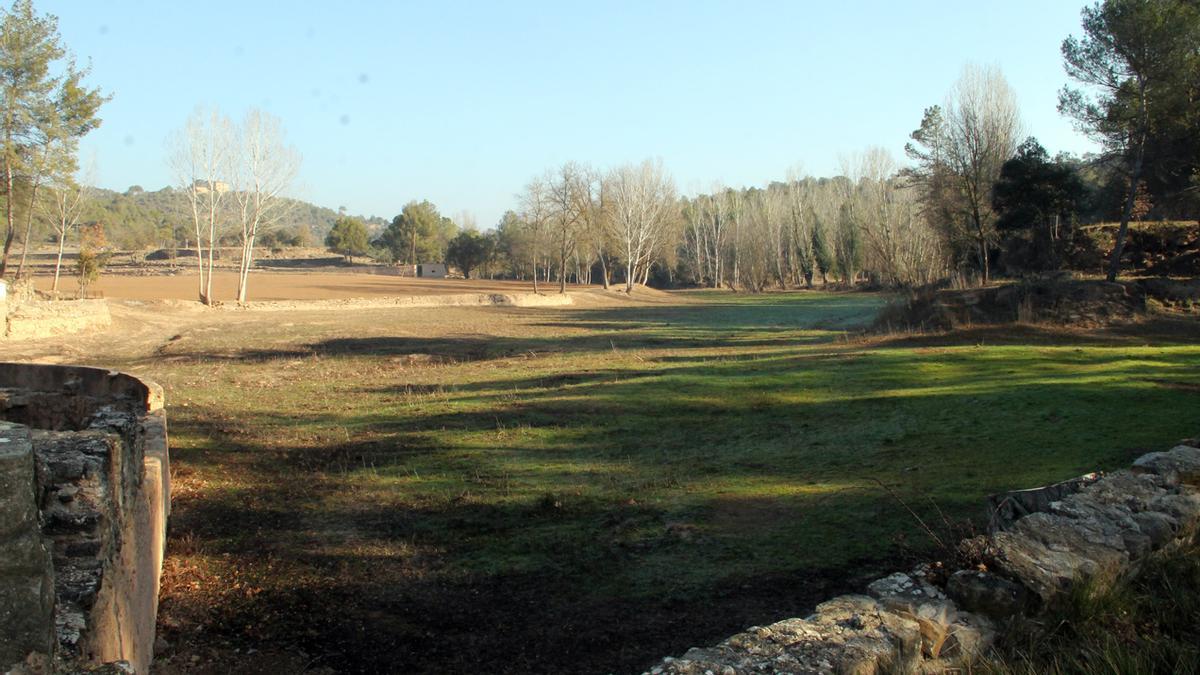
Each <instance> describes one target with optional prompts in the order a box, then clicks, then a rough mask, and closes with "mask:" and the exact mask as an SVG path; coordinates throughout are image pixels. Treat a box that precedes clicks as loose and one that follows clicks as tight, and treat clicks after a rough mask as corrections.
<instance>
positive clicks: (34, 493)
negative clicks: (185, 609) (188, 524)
mask: <svg viewBox="0 0 1200 675" xmlns="http://www.w3.org/2000/svg"><path fill="white" fill-rule="evenodd" d="M0 420H4V421H0V620H2V621H3V623H2V626H3V627H2V628H0V669H5V670H7V667H8V666H9V665H10V664H16V663H21V662H27V663H28V664H34V665H40V666H41V667H43V668H45V667H52V668H53V669H56V670H69V669H71V668H73V667H76V666H80V665H94V664H100V663H111V662H117V661H124V662H127V663H128V664H129V665H130V666H131V667H132V668H133V669H134V670H135V671H136V672H141V673H144V672H148V670H149V664H150V660H151V657H152V655H153V643H154V625H155V616H156V614H157V606H158V584H159V575H160V572H161V569H162V556H163V547H164V544H165V535H166V522H167V516H168V512H169V508H170V500H169V494H170V487H169V466H168V454H167V435H166V420H165V417H164V415H163V410H162V392H161V389H159V388H158V387H157V386H156V385H154V384H151V383H147V382H144V381H142V380H139V379H137V378H135V377H132V376H129V375H125V374H123V373H116V372H111V371H107V370H102V369H97V368H83V367H72V366H43V365H32V364H12V363H0Z"/></svg>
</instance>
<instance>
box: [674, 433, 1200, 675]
mask: <svg viewBox="0 0 1200 675" xmlns="http://www.w3.org/2000/svg"><path fill="white" fill-rule="evenodd" d="M992 505H993V507H1002V506H1003V507H1004V508H1007V509H1008V510H1005V511H1004V514H1003V515H1002V516H1001V517H998V518H996V519H993V522H992V527H993V529H994V531H993V532H992V533H991V534H989V535H987V536H981V537H977V538H975V539H971V540H967V541H965V542H963V543H964V545H965V546H969V547H970V548H972V549H973V550H976V551H978V552H980V554H981V556H982V558H983V560H984V561H985V564H984V565H981V567H980V568H979V569H964V570H957V571H953V570H951V571H949V572H947V571H943V570H940V569H937V568H934V567H931V566H928V565H923V566H919V567H918V568H916V569H914V570H912V571H911V572H908V573H897V574H893V575H891V576H888V577H884V578H882V579H879V580H876V581H875V582H873V583H871V584H869V585H868V586H867V589H866V592H865V593H863V594H861V595H845V596H841V597H838V598H834V599H832V600H830V601H828V602H825V603H822V604H820V605H818V606H817V608H816V610H815V611H814V613H813V614H812V615H810V616H808V617H807V618H803V619H800V618H797V619H786V620H784V621H780V622H777V623H773V624H771V625H769V626H765V627H754V628H750V629H749V630H747V631H746V632H744V633H739V634H738V635H735V636H733V637H731V638H729V639H727V640H725V641H723V642H721V643H720V644H718V645H716V646H713V647H704V648H695V649H691V650H689V651H688V652H687V653H686V654H684V655H683V656H682V657H681V658H667V659H664V660H663V661H662V662H661V663H660V664H658V665H657V666H655V667H654V668H653V669H651V670H650V673H652V674H653V675H662V674H665V673H672V674H679V675H685V674H686V675H710V674H711V675H741V674H744V673H856V674H860V675H870V674H873V673H884V672H887V673H932V672H937V673H941V672H969V670H970V667H971V664H972V663H973V662H974V661H976V660H977V659H978V658H979V656H980V655H982V654H983V653H984V652H985V651H986V650H987V649H988V648H989V647H990V646H991V644H992V641H993V638H994V636H995V626H996V623H995V622H997V621H1002V620H1004V619H1007V618H1011V617H1013V616H1016V615H1021V614H1027V615H1036V614H1038V613H1039V612H1041V611H1042V610H1044V609H1045V608H1047V607H1048V606H1051V605H1052V604H1053V603H1055V602H1057V601H1059V600H1060V599H1061V598H1062V597H1064V596H1065V594H1067V593H1068V592H1069V591H1070V590H1071V589H1072V587H1073V586H1074V585H1075V584H1079V583H1083V582H1087V583H1090V584H1092V585H1093V586H1092V587H1093V588H1094V589H1096V590H1102V589H1104V588H1107V587H1108V586H1109V585H1111V584H1112V583H1113V582H1115V581H1116V580H1117V579H1119V578H1121V577H1122V576H1123V575H1127V574H1129V573H1130V572H1131V571H1132V570H1133V569H1135V568H1136V566H1137V565H1138V563H1139V561H1141V560H1142V559H1144V558H1145V557H1146V556H1148V555H1150V554H1151V553H1153V552H1155V551H1158V550H1160V549H1163V548H1165V547H1169V546H1173V545H1177V544H1179V543H1182V542H1186V541H1191V540H1193V539H1194V537H1195V536H1196V531H1197V528H1198V527H1200V440H1190V441H1185V442H1184V444H1181V445H1179V446H1177V447H1175V448H1173V449H1172V450H1170V451H1167V452H1155V453H1150V454H1148V455H1145V456H1143V457H1141V458H1139V459H1138V460H1137V461H1135V462H1134V464H1133V466H1132V467H1131V468H1130V469H1127V470H1122V471H1117V472H1114V473H1112V474H1108V475H1103V476H1100V475H1094V474H1089V475H1088V476H1085V477H1083V478H1081V479H1079V480H1075V481H1068V482H1066V483H1060V484H1057V485H1054V486H1049V487H1047V488H1045V489H1039V490H1033V491H1022V492H1016V493H1008V494H1007V495H1003V496H1001V497H999V498H997V499H995V500H993V501H992ZM997 510H1000V509H999V508H997ZM954 669H961V670H957V671H956V670H954Z"/></svg>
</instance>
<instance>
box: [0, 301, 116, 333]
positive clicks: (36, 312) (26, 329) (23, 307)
mask: <svg viewBox="0 0 1200 675" xmlns="http://www.w3.org/2000/svg"><path fill="white" fill-rule="evenodd" d="M111 324H112V315H111V314H110V313H109V311H108V301H106V300H57V301H54V302H27V303H22V304H20V305H17V306H14V307H11V309H10V310H9V312H8V316H7V321H6V327H5V329H4V331H3V332H4V335H3V337H5V338H7V339H9V340H33V339H37V338H45V337H53V336H55V335H71V334H74V333H82V332H84V331H89V330H98V329H101V328H107V327H108V326H110V325H111Z"/></svg>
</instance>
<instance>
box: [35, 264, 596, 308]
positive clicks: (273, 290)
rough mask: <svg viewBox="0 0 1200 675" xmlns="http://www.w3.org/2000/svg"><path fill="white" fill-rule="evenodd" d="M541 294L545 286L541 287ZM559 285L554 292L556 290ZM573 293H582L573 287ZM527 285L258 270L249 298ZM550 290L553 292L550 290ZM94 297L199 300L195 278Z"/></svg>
mask: <svg viewBox="0 0 1200 675" xmlns="http://www.w3.org/2000/svg"><path fill="white" fill-rule="evenodd" d="M34 283H35V285H36V286H37V288H38V289H39V290H43V291H46V290H49V289H50V286H51V284H52V283H53V279H52V277H49V276H40V275H39V276H37V277H35V278H34ZM213 287H214V289H215V295H216V297H217V299H218V300H220V301H232V300H233V299H234V295H235V293H236V288H237V273H236V272H230V271H218V272H216V274H215V275H214V276H213ZM76 288H77V286H76V283H75V279H74V278H73V277H65V276H64V277H63V279H62V280H60V282H59V289H60V290H61V291H63V292H65V293H68V294H72V293H74V292H75V290H76ZM543 288H545V286H544V285H543ZM557 288H558V287H557V285H554V286H553V290H557ZM572 288H579V287H576V286H572ZM532 290H533V285H532V283H530V282H527V281H488V280H478V279H469V280H468V279H415V278H412V277H398V276H390V275H382V274H370V273H356V272H345V271H320V272H315V271H305V272H277V271H262V270H255V271H254V272H252V273H251V276H250V291H249V296H250V298H249V299H250V300H251V301H255V300H335V299H344V298H372V297H390V296H413V295H450V294H457V293H528V292H531V291H532ZM547 290H550V289H549V288H547ZM91 293H94V294H95V295H97V296H98V297H104V298H110V299H116V300H195V299H196V295H197V281H196V273H195V272H193V271H188V272H180V273H178V274H175V275H167V274H155V275H150V276H132V275H114V274H107V275H104V276H101V277H100V279H99V280H98V281H96V282H95V283H94V284H92V287H91Z"/></svg>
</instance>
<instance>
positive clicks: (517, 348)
mask: <svg viewBox="0 0 1200 675" xmlns="http://www.w3.org/2000/svg"><path fill="white" fill-rule="evenodd" d="M881 302H882V299H881V298H879V297H877V296H871V295H866V294H819V293H791V294H767V295H760V296H750V295H745V296H729V295H725V294H716V293H712V292H706V293H695V294H689V295H686V296H683V299H681V300H679V301H676V302H671V301H662V302H661V303H660V304H658V305H654V306H629V307H608V308H594V309H567V310H545V309H541V310H515V309H513V310H502V309H470V310H465V309H464V310H457V309H454V310H451V309H444V310H439V311H441V312H443V313H442V314H439V313H438V312H437V311H425V312H419V311H415V310H410V312H411V313H410V314H403V313H396V312H393V313H391V314H387V313H385V312H375V313H362V314H359V315H355V316H354V317H340V316H339V318H338V320H337V321H336V322H330V321H324V322H305V321H295V322H293V325H290V326H283V325H280V324H279V323H278V322H277V321H274V322H269V321H265V320H262V321H259V322H258V323H257V324H253V325H249V326H247V327H246V328H245V329H244V330H241V331H238V330H235V331H230V330H220V331H209V332H198V333H196V334H195V335H189V336H187V339H185V340H181V341H179V343H178V344H172V345H169V346H168V347H169V349H166V350H165V352H164V353H165V354H166V355H167V356H168V357H169V360H167V361H163V360H161V359H157V358H156V359H153V360H146V361H142V362H136V363H132V364H130V365H131V366H133V367H137V368H140V369H141V370H144V371H147V372H148V373H149V374H150V375H152V376H154V377H156V378H157V379H159V380H160V381H161V382H162V383H163V384H164V385H165V386H166V388H167V400H168V404H169V406H170V407H169V415H170V420H171V424H172V431H173V436H172V447H173V456H174V459H173V461H174V462H175V466H176V467H177V468H178V469H179V475H178V477H177V483H178V485H179V486H180V489H181V493H180V497H179V498H177V501H176V512H175V519H174V521H173V523H172V528H173V540H172V541H173V542H181V545H178V546H177V550H176V551H175V553H174V556H175V558H174V559H175V560H176V561H177V562H178V563H179V564H180V565H182V567H181V568H180V570H179V571H177V572H176V573H175V574H176V577H177V578H176V582H177V586H172V590H171V591H170V592H168V594H167V596H166V599H165V600H164V603H165V605H166V606H167V607H168V608H171V607H175V608H176V610H175V611H178V612H182V613H186V612H192V615H194V616H201V617H203V616H208V617H210V618H209V619H208V620H210V621H215V620H217V619H213V618H212V617H217V618H218V619H219V621H220V622H221V623H222V625H223V628H222V630H224V631H225V632H226V633H225V634H227V635H231V636H233V637H235V638H241V639H247V640H257V641H267V642H272V641H273V642H275V643H278V644H287V643H289V641H292V640H297V639H300V638H303V636H300V638H298V637H297V636H296V635H293V634H292V633H293V632H295V631H294V630H293V629H292V628H288V627H287V626H288V624H286V622H284V623H281V624H280V625H278V626H276V627H274V628H271V627H265V625H264V624H268V623H269V622H270V621H271V617H272V616H274V615H275V614H273V613H276V614H277V613H279V612H282V611H283V610H282V609H279V608H280V607H293V606H294V605H295V604H296V603H299V604H300V605H301V606H304V607H308V606H309V604H310V603H311V602H314V601H315V600H314V598H317V597H337V598H343V600H342V602H343V603H344V607H346V609H345V611H346V612H347V615H346V616H348V617H350V618H345V617H343V619H340V620H339V621H338V623H337V625H336V626H335V625H332V624H331V625H330V626H328V627H326V628H321V629H319V632H320V633H321V634H322V637H321V638H320V639H321V640H325V646H324V647H323V649H326V650H335V651H337V650H341V651H343V652H344V651H347V650H350V649H351V648H352V647H351V646H350V645H353V644H355V642H354V640H356V639H358V638H355V637H353V636H350V635H347V636H345V637H336V638H334V637H329V636H328V635H326V634H327V633H328V632H330V631H333V632H336V633H337V634H338V635H341V634H342V631H341V629H342V628H344V627H345V626H343V624H344V623H346V622H347V621H358V620H359V619H358V618H357V617H358V614H362V615H363V616H367V617H369V619H370V620H369V621H368V620H367V619H363V620H362V625H364V626H368V625H369V626H372V627H375V628H378V627H379V626H387V627H388V630H390V631H393V632H396V631H399V632H400V634H402V635H410V634H411V636H415V637H411V640H415V641H416V642H415V643H414V642H411V641H410V642H406V643H405V644H408V645H409V646H408V647H405V649H406V650H408V651H406V652H405V654H407V656H406V657H404V658H407V659H408V660H407V661H404V660H403V659H401V661H402V662H404V663H408V664H409V665H410V666H412V667H414V668H417V669H423V668H438V669H448V670H455V669H457V668H458V667H459V666H465V664H468V663H472V662H474V663H484V662H497V660H498V659H504V661H505V663H508V664H509V666H510V667H511V668H512V669H513V670H528V669H545V670H554V669H555V665H556V664H557V665H558V666H561V665H562V664H563V663H564V661H562V660H561V659H566V658H568V656H569V658H570V659H571V660H570V663H572V664H575V665H578V666H580V667H582V669H584V670H592V671H604V670H614V669H615V670H631V669H635V668H637V667H639V666H644V665H646V664H647V663H649V662H652V661H653V660H654V659H655V658H656V657H658V656H662V655H665V654H668V653H673V652H680V651H682V650H683V649H686V647H688V646H692V645H695V644H699V643H702V642H705V641H711V640H713V639H715V638H719V637H721V636H722V635H723V634H724V633H726V632H731V631H732V630H736V629H737V628H739V627H742V625H743V624H744V623H750V622H761V621H767V620H771V619H773V618H776V619H777V618H782V617H783V616H784V614H785V613H786V612H789V611H793V612H794V611H802V610H803V608H804V607H806V606H807V605H808V604H810V603H811V602H813V601H814V600H818V599H820V597H821V594H822V593H824V592H827V590H828V589H843V588H852V587H854V586H855V585H857V584H859V583H861V582H862V581H863V580H864V579H866V578H868V575H870V574H872V573H875V572H881V571H885V570H887V569H888V568H889V567H891V566H894V565H898V564H900V563H901V561H900V560H899V557H900V556H901V555H902V554H906V553H911V552H912V550H911V549H915V551H916V553H918V554H921V555H936V554H937V552H936V551H933V550H932V545H931V543H930V542H929V541H928V540H927V539H926V538H924V536H923V535H922V533H921V532H920V531H919V529H918V528H917V527H916V526H915V523H914V522H913V519H912V518H911V516H909V515H907V513H906V512H905V509H904V508H902V507H901V506H900V505H898V504H897V503H896V501H895V499H894V498H893V497H892V496H890V495H889V494H888V491H887V490H885V489H883V488H882V487H881V486H880V484H879V483H880V482H882V483H883V484H884V485H886V486H887V487H888V488H889V489H890V491H892V492H894V493H895V495H898V496H899V497H900V498H901V499H903V500H904V501H905V502H906V503H907V504H908V505H910V506H911V507H912V508H914V509H915V510H916V511H917V512H918V513H920V514H922V515H923V516H924V517H926V518H928V519H929V520H930V521H931V522H935V521H936V522H940V520H941V515H942V514H945V515H946V516H947V517H948V518H950V519H954V520H958V519H963V518H976V519H979V518H981V517H982V516H983V513H982V503H983V498H984V496H985V495H987V494H989V493H992V492H996V491H1000V490H1007V489H1014V488H1023V487H1031V486H1035V485H1038V484H1043V483H1047V482H1052V481H1057V480H1061V479H1065V478H1068V477H1071V476H1075V475H1078V474H1080V473H1083V472H1087V471H1091V470H1095V469H1111V468H1115V467H1118V466H1122V465H1124V464H1126V463H1127V462H1128V461H1129V460H1130V459H1132V458H1133V457H1134V456H1136V455H1138V454H1140V453H1142V452H1145V451H1149V450H1154V449H1162V448H1164V447H1166V446H1168V445H1169V444H1170V443H1172V442H1174V441H1175V440H1177V439H1178V438H1182V437H1185V436H1189V435H1194V434H1195V433H1197V431H1200V429H1197V424H1198V420H1197V419H1196V417H1195V415H1194V414H1192V413H1193V411H1195V410H1197V409H1200V345H1198V344H1197V340H1195V339H1193V338H1188V337H1176V338H1169V339H1155V340H1153V342H1152V343H1150V344H1147V343H1146V340H1145V339H1144V338H1140V337H1137V336H1134V337H1129V336H1119V335H1107V336H1090V337H1089V336H1083V337H1081V336H1077V335H1070V334H1059V333H1048V332H1042V331H1037V330H1032V329H1026V330H1023V331H1021V332H1016V333H1006V332H1005V331H994V332H991V333H987V334H986V335H985V334H973V335H966V336H964V337H961V338H959V337H954V336H951V337H950V338H939V339H936V340H921V339H907V338H903V337H896V338H894V339H878V340H872V341H865V342H864V341H862V340H858V339H848V331H853V330H854V329H855V327H856V326H860V325H863V324H865V323H867V322H869V320H870V318H871V317H872V316H873V314H874V312H875V311H876V310H877V309H878V307H879V306H880V304H881ZM312 316H320V315H316V314H314V315H312ZM413 319H419V320H420V322H421V323H422V325H423V326H424V327H423V328H421V329H419V330H413V326H412V324H411V323H408V322H409V321H412V320H413ZM443 320H445V321H446V323H447V324H448V327H447V328H440V327H439V326H438V323H439V322H441V321H443ZM472 322H474V323H472ZM1192 335H1193V336H1194V335H1195V333H1193V334H1192ZM981 342H982V343H981ZM412 353H422V354H433V355H437V356H440V357H442V358H443V359H444V361H445V362H443V363H437V364H432V365H411V364H410V362H409V361H410V359H407V357H406V356H405V355H408V354H412ZM898 542H904V543H903V546H900V545H899V544H898ZM204 575H214V576H216V577H218V578H223V579H227V578H229V577H230V575H233V576H235V577H237V578H239V579H245V584H246V585H248V586H249V587H252V588H254V589H257V590H256V591H255V592H254V593H252V594H251V595H250V596H249V597H248V598H245V597H241V596H231V595H230V594H229V593H228V592H226V591H224V590H220V591H212V594H211V595H208V594H204V593H201V592H198V591H195V592H194V591H190V590H188V588H189V587H188V586H187V584H188V583H191V580H193V579H195V578H201V577H203V576H204ZM173 583H174V582H173ZM497 589H503V590H502V591H498V590H497ZM773 589H774V590H773ZM308 594H312V597H310V595H308ZM472 594H474V595H472ZM497 594H499V595H500V596H501V598H500V599H499V600H497V599H496V597H495V596H496V595H497ZM480 596H486V597H482V598H481V597H480ZM439 603H440V604H439ZM472 603H474V606H475V607H476V609H477V610H478V611H480V612H482V613H483V614H484V615H486V616H488V617H491V621H492V624H493V627H492V628H491V629H489V630H492V631H494V632H496V633H497V637H496V638H495V639H494V640H482V642H479V643H478V644H475V646H473V647H467V648H466V653H465V656H464V654H461V653H460V654H457V655H455V656H454V657H453V658H451V657H449V656H444V655H443V656H439V655H437V654H436V653H434V654H429V653H418V652H420V650H419V649H418V648H415V647H412V646H411V645H412V644H423V643H422V642H421V640H422V639H423V638H421V637H419V636H421V635H424V634H425V633H426V632H429V631H432V632H434V633H438V632H439V631H440V633H439V634H443V635H444V634H446V633H447V632H449V633H451V634H458V632H459V631H462V630H465V629H464V628H463V627H462V626H458V625H457V624H456V621H457V620H456V619H455V618H454V617H455V616H458V615H457V614H455V613H454V612H450V611H449V610H446V611H447V616H440V615H438V611H441V610H440V609H438V608H441V607H442V606H447V605H448V606H452V607H454V606H458V605H459V604H461V605H462V606H464V607H470V606H472ZM434 605H437V608H432V609H431V606H434ZM422 607H423V608H424V609H423V610H420V611H418V609H419V608H422ZM463 611H465V610H463ZM697 613H703V616H698V615H697ZM430 614H433V615H437V618H433V619H431V618H429V615H430ZM518 616H519V617H522V618H520V619H514V617H518ZM204 620H205V619H203V618H200V619H196V621H201V622H202V621H204ZM534 620H539V621H541V622H542V624H540V625H541V627H542V628H544V627H545V623H558V624H562V625H564V626H567V627H568V628H563V629H562V631H561V632H554V631H551V633H550V634H549V635H548V637H546V638H538V637H535V635H537V634H538V633H537V631H536V630H535V626H537V625H539V624H536V623H535V624H531V625H526V622H527V621H534ZM464 621H465V619H464ZM355 625H358V624H355ZM335 629H336V630H335ZM363 630H366V631H367V633H368V634H369V633H370V631H371V630H372V628H364V629H363ZM539 630H540V629H539ZM581 631H584V632H581ZM586 631H597V633H596V635H601V636H608V637H606V638H600V637H596V635H590V634H588V633H586ZM349 632H350V633H353V631H349ZM308 640H310V641H311V640H312V637H311V636H309V637H308ZM538 640H543V641H544V642H546V644H544V645H542V647H541V648H540V649H541V651H537V652H536V653H526V651H523V650H524V649H525V647H520V648H518V647H517V646H515V645H516V644H517V643H520V642H522V641H523V642H524V643H525V644H526V646H527V645H528V643H530V642H534V643H537V641H538ZM429 649H432V648H429ZM435 651H436V650H435ZM385 652H386V650H385ZM386 653H387V654H389V658H391V659H393V661H389V663H396V661H394V659H396V658H399V657H397V656H396V653H395V651H394V650H393V651H391V652H386ZM454 659H463V660H461V661H456V660H454ZM374 663H375V662H373V661H370V660H367V661H363V662H362V664H363V665H362V668H363V669H364V670H367V669H370V667H372V664H374Z"/></svg>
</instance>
